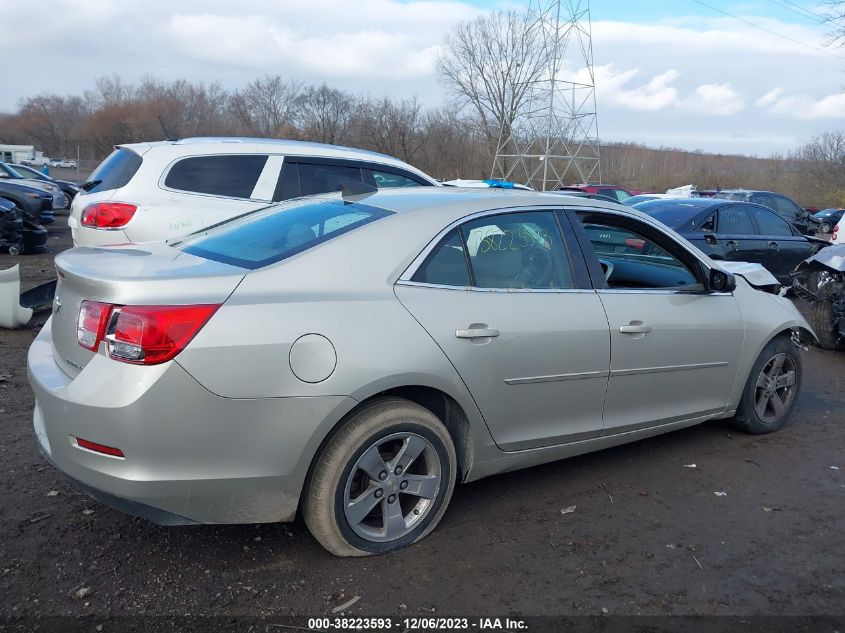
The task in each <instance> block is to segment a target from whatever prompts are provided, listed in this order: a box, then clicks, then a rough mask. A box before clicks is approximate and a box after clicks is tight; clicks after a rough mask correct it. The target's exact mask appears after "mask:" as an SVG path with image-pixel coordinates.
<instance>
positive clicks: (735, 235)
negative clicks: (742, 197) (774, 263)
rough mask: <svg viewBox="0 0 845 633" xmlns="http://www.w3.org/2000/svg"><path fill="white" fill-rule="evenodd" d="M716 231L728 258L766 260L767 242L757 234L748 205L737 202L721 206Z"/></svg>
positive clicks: (749, 260)
mask: <svg viewBox="0 0 845 633" xmlns="http://www.w3.org/2000/svg"><path fill="white" fill-rule="evenodd" d="M716 231H717V239H718V241H719V245H720V246H721V247H722V249H723V251H724V253H725V258H726V259H728V260H730V261H736V262H755V263H758V264H762V263H763V261H764V260H765V258H766V243H765V241H764V240H763V239H762V238H761V237H760V236H759V235H758V234H757V227H756V225H755V224H754V221H753V220H752V219H751V213H750V212H749V211H748V208H747V206H746V205H744V204H742V203H736V204H728V205H725V206H723V207H720V208H719V211H718V213H717V217H716Z"/></svg>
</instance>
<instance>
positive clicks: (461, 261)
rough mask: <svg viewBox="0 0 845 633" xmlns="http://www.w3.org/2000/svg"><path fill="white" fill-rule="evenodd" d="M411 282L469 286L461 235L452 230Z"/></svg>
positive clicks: (456, 230)
mask: <svg viewBox="0 0 845 633" xmlns="http://www.w3.org/2000/svg"><path fill="white" fill-rule="evenodd" d="M413 281H418V282H419V283H423V284H437V285H440V286H469V285H470V279H469V270H467V259H466V253H465V251H464V242H463V240H462V239H461V233H460V231H459V230H458V229H454V230H453V231H452V232H451V233H449V235H447V236H446V239H444V240H443V241H442V242H440V244H438V245H437V248H435V249H434V250H433V251H432V252H431V254H430V255H429V256H428V257H427V258H426V260H425V261H424V262H423V265H422V266H420V268H419V270H417V272H416V273H415V274H414V278H413Z"/></svg>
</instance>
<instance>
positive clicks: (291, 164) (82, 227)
mask: <svg viewBox="0 0 845 633" xmlns="http://www.w3.org/2000/svg"><path fill="white" fill-rule="evenodd" d="M347 181H354V182H363V183H366V184H370V185H374V186H376V187H379V188H383V187H409V186H414V187H416V186H420V185H422V186H435V185H438V183H437V181H436V180H434V179H433V178H431V177H430V176H427V175H426V174H424V173H423V172H421V171H420V170H418V169H415V168H414V167H411V166H410V165H408V164H406V163H404V162H402V161H401V160H399V159H397V158H393V157H392V156H386V155H384V154H378V153H376V152H369V151H366V150H360V149H353V148H349V147H341V146H337V145H324V144H321V143H306V142H301V141H285V140H278V139H250V138H188V139H182V140H178V141H158V142H153V143H133V144H130V145H118V146H116V147H115V150H114V151H113V152H112V153H111V154H110V155H109V156H108V158H106V159H105V160H104V161H103V162H102V163H101V164H100V166H99V167H97V169H96V170H95V171H94V172H93V173H92V174H91V176H90V177H89V179H88V182H86V183H85V184H83V185H82V188H81V191H80V192H79V194H78V195H77V196H76V198H75V199H74V201H73V205H72V207H71V214H70V218H69V219H68V225H69V226H70V229H71V233H72V235H73V243H74V245H76V246H106V245H112V244H127V243H138V242H150V241H157V240H164V239H168V238H172V237H178V236H180V235H185V234H187V233H192V232H193V231H196V230H198V229H201V228H203V227H206V226H210V225H212V224H217V223H218V222H222V221H223V220H228V219H230V218H233V217H235V216H238V215H240V214H242V213H246V212H247V211H252V210H255V209H257V208H260V207H263V206H266V205H268V204H271V203H273V202H279V201H282V200H288V199H291V198H298V197H300V196H308V195H312V194H319V193H329V192H332V191H338V190H339V189H340V185H341V183H343V182H347Z"/></svg>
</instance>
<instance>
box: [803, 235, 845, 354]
mask: <svg viewBox="0 0 845 633" xmlns="http://www.w3.org/2000/svg"><path fill="white" fill-rule="evenodd" d="M792 290H793V292H794V293H795V294H796V295H797V296H798V297H799V298H801V299H803V300H804V301H805V302H806V303H807V304H808V306H809V311H808V316H807V319H808V320H809V322H810V324H811V325H812V326H813V329H814V330H815V331H816V335H817V336H818V344H819V345H820V346H821V347H823V348H825V349H836V350H843V349H845V245H836V246H829V247H828V248H825V249H824V250H822V251H821V252H819V253H816V254H815V255H813V256H812V257H810V258H808V259H806V260H804V261H803V262H801V263H800V264H799V265H798V267H797V268H796V269H795V272H794V273H793V282H792Z"/></svg>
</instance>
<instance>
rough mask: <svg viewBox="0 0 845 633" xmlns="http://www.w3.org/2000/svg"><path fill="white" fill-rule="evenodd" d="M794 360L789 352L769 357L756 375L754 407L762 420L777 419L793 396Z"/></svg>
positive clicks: (790, 402) (772, 420) (787, 407)
mask: <svg viewBox="0 0 845 633" xmlns="http://www.w3.org/2000/svg"><path fill="white" fill-rule="evenodd" d="M795 381H796V371H795V362H794V361H793V360H792V358H791V357H790V356H789V354H785V353H780V354H776V355H775V356H773V357H772V358H770V359H769V360H768V361H767V362H766V364H765V365H763V369H762V371H761V372H760V375H759V376H758V377H757V390H756V393H755V397H754V409H755V411H756V412H757V417H759V418H760V419H761V420H762V421H763V422H768V423H771V422H775V421H777V420H779V419H780V418H781V417H782V416H783V415H784V414H785V413H786V411H787V410H788V409H789V406H790V405H791V404H792V400H793V399H794V398H795Z"/></svg>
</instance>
